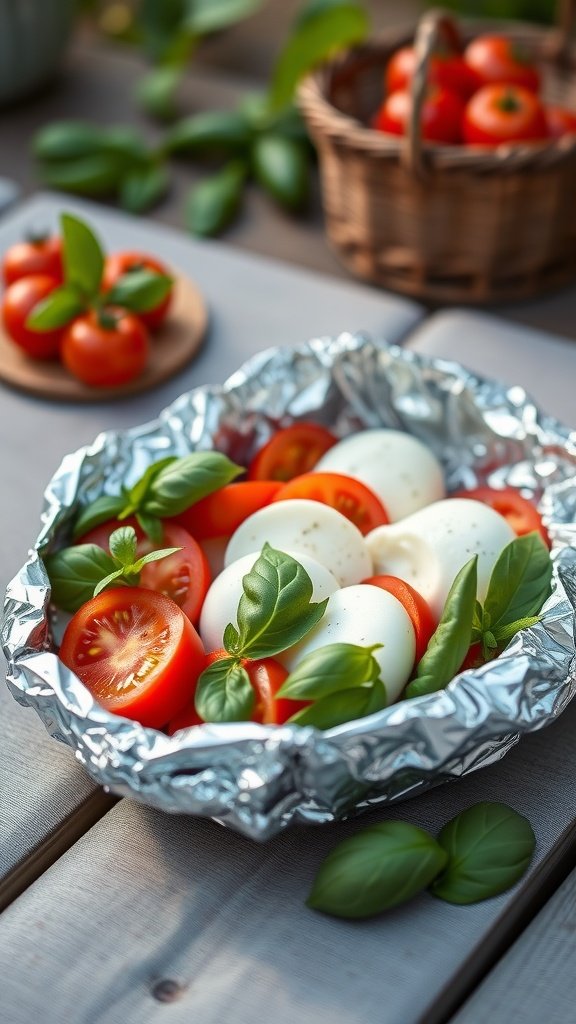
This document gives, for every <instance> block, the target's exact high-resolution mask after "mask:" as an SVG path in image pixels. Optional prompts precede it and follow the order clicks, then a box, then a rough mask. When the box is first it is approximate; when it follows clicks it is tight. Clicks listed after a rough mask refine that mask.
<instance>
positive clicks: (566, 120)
mask: <svg viewBox="0 0 576 1024" xmlns="http://www.w3.org/2000/svg"><path fill="white" fill-rule="evenodd" d="M544 117H545V118H546V127H547V128H548V135H549V137H550V138H551V139H560V138H562V136H563V135H568V134H571V135H575V134H576V112H574V111H572V110H566V108H565V107H554V106H547V107H544Z"/></svg>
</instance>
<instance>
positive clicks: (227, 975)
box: [0, 706, 576, 1024]
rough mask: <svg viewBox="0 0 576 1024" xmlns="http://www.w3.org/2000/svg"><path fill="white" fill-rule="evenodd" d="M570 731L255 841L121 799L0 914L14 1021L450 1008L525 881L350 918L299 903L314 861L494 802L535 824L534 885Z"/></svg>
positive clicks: (573, 742)
mask: <svg viewBox="0 0 576 1024" xmlns="http://www.w3.org/2000/svg"><path fill="white" fill-rule="evenodd" d="M575 727H576V707H574V706H573V707H571V708H569V709H568V710H567V711H566V713H565V714H564V715H563V716H562V717H561V719H559V720H558V721H557V722H556V723H555V724H554V725H552V726H550V727H549V728H548V729H544V730H542V731H541V732H539V733H536V734H534V735H532V736H529V737H526V738H525V739H524V740H523V741H522V742H521V744H520V745H519V746H518V747H516V748H515V749H514V750H513V751H512V752H511V753H510V754H509V755H508V756H507V757H506V758H504V760H503V761H502V762H501V763H500V764H499V765H494V766H492V767H490V768H488V769H485V770H483V771H480V772H477V773H475V774H473V775H471V776H469V777H467V778H465V779H463V780H461V781H459V782H456V783H453V784H451V785H447V786H444V787H440V788H438V789H437V790H434V791H432V792H430V793H428V794H427V795H424V796H422V797H419V798H418V799H415V800H412V801H410V802H408V803H405V804H403V805H399V806H395V807H393V808H390V809H388V810H380V811H379V812H378V813H375V812H373V813H371V814H370V815H368V816H366V817H364V818H363V819H360V820H359V821H356V822H349V823H345V824H340V825H335V826H330V827H325V828H321V829H320V828H318V829H314V828H309V829H304V828H295V829H292V830H290V831H288V832H286V833H284V834H283V835H281V836H279V837H276V838H275V839H273V840H271V841H270V842H268V843H267V844H266V845H264V846H258V845H255V844H253V843H252V842H250V841H249V840H247V839H246V838H244V837H240V836H237V835H235V834H234V833H232V832H228V831H225V830H223V829H222V828H221V827H220V826H218V825H217V824H215V823H211V822H208V821H200V820H197V819H193V818H186V817H170V816H167V815H163V814H161V813H160V812H157V811H153V810H151V809H147V808H144V807H141V806H139V805H137V804H135V803H133V802H131V801H127V800H124V801H122V802H121V803H119V804H118V805H117V806H116V807H114V808H113V810H112V811H111V812H110V813H109V814H107V815H106V816H105V817H104V818H103V819H101V821H99V822H98V823H97V824H96V825H95V826H94V828H93V829H92V830H91V831H90V832H89V833H87V834H86V835H85V836H83V837H82V838H81V839H80V840H79V842H78V843H77V844H76V845H75V846H74V847H73V848H72V849H71V850H69V851H68V852H67V853H66V854H65V855H64V856H63V857H62V858H61V859H60V860H59V861H58V862H57V863H56V864H54V865H53V867H51V868H50V869H49V870H48V871H47V872H46V873H45V874H44V875H43V876H42V877H41V878H40V879H39V880H38V881H37V882H36V883H35V884H34V885H33V886H32V887H30V888H29V889H28V890H27V891H26V892H25V893H24V894H23V895H22V896H21V897H20V898H19V899H18V900H16V902H15V903H13V904H12V905H11V907H9V908H8V909H7V910H6V911H5V912H4V914H3V915H2V916H1V917H0V971H1V972H2V977H3V985H2V1010H3V1012H4V1014H5V1015H6V1019H7V1020H10V1022H11V1024H28V1022H29V1021H31V1020H34V1019H36V1018H40V1019H41V1020H42V1021H43V1024H57V1022H59V1021H61V1020H65V1019H69V1018H68V1017H67V1013H69V1012H70V1007H74V1015H75V1016H74V1019H75V1020H77V1021H78V1022H82V1024H92V1022H98V1024H148V1022H149V1024H157V1022H158V1021H160V1020H161V1019H163V1017H161V1015H162V1014H164V1015H165V1014H166V1013H167V1008H166V1007H165V1006H163V1005H160V1003H159V1001H158V1000H159V998H160V997H162V995H165V996H166V998H169V997H170V993H171V992H172V996H173V997H174V1001H173V1003H172V1005H171V1007H170V1011H169V1012H170V1019H171V1020H173V1021H174V1022H176V1024H179V1022H182V1024H184V1022H186V1024H187V1022H188V1021H190V1020H195V1019H196V1020H201V1021H202V1024H222V1022H226V1024H227V1022H234V1024H264V1022H265V1021H268V1020H270V1019H273V1020H274V1021H275V1022H276V1024H293V1022H294V1020H298V1021H299V1022H301V1024H333V1022H334V1021H335V1020H338V1021H339V1022H342V1024H373V1022H374V1021H380V1020H382V1021H383V1022H385V1024H416V1022H417V1021H422V1022H423V1021H425V1022H426V1024H435V1022H437V1021H439V1020H442V1019H444V1018H445V1013H446V1009H447V1007H449V1006H450V1005H451V1004H450V1001H448V1002H447V1000H446V994H445V993H446V992H448V993H449V997H450V1000H452V1001H453V1000H457V999H458V998H459V997H460V999H461V998H462V991H461V990H460V987H459V986H460V982H459V972H460V968H461V965H462V963H463V962H464V961H465V960H466V959H467V958H471V960H472V962H473V963H474V964H475V965H476V967H477V969H478V971H482V969H483V963H484V958H485V957H486V954H487V951H489V948H490V944H491V941H492V936H493V935H494V934H496V935H498V936H501V935H502V934H503V932H505V930H506V928H507V927H508V922H509V918H510V915H511V914H512V912H513V907H514V904H515V902H516V901H517V900H518V898H519V894H521V893H522V891H523V890H524V889H525V888H526V885H527V884H529V880H530V878H528V880H527V881H525V882H523V883H521V884H520V885H519V886H517V887H516V890H514V891H512V892H510V893H507V894H503V895H502V896H500V897H497V898H495V899H492V900H487V901H485V902H483V903H480V904H476V905H474V906H469V907H457V906H453V905H450V904H447V903H443V902H441V901H439V900H435V899H434V898H433V897H432V896H430V895H428V894H423V895H422V896H420V897H418V898H417V899H416V900H414V901H413V902H411V903H410V904H406V905H405V906H402V907H399V908H396V909H395V910H394V911H391V912H389V913H388V914H387V915H384V916H382V917H380V918H378V919H374V920H371V921H367V922H362V923H353V922H345V921H337V920H333V919H331V918H328V917H325V916H323V915H319V914H316V913H313V912H312V911H309V910H307V909H306V908H305V906H304V903H303V901H304V898H305V896H306V894H307V892H308V889H309V886H310V883H311V880H312V878H313V875H314V873H315V870H316V868H317V866H318V864H319V863H320V861H321V859H322V858H323V856H324V855H325V854H326V853H327V851H328V850H329V849H330V848H331V847H332V846H333V845H334V844H335V843H336V841H338V840H339V839H341V838H343V837H344V836H346V835H349V834H351V833H352V832H353V831H355V830H356V829H358V828H359V827H361V826H362V824H368V823H369V822H370V821H375V820H381V819H384V818H386V817H395V818H402V819H404V820H409V821H412V822H414V823H416V824H418V825H421V826H423V827H425V828H429V829H431V830H432V831H433V832H436V831H437V830H439V828H440V827H441V826H442V825H443V824H444V823H445V822H446V821H447V820H448V819H449V818H450V817H451V816H452V815H453V814H455V813H457V812H458V811H459V810H461V809H463V808H464V807H466V806H469V805H470V804H472V803H474V802H475V801H477V800H483V799H484V800H486V799H489V800H503V801H505V802H507V803H509V804H511V805H512V806H514V807H515V808H516V809H518V810H519V811H520V812H522V813H524V814H526V815H527V817H528V818H529V819H530V820H531V821H532V823H533V824H534V826H535V830H536V834H537V840H538V843H537V855H536V860H535V862H534V865H533V867H532V869H531V876H530V877H532V878H534V877H535V875H536V874H537V873H538V871H539V869H540V870H541V868H542V864H543V861H544V860H545V858H547V857H550V855H551V851H553V849H554V847H555V844H557V843H558V841H559V839H560V837H561V835H562V833H563V830H564V829H565V828H566V827H567V826H569V824H570V823H571V821H572V820H573V817H574V813H575V811H576V791H575V790H574V786H573V776H574V770H575V768H576V728H575ZM539 866H540V868H539ZM63 964H65V965H66V969H65V970H62V965H63ZM168 982H170V983H172V987H171V986H170V985H169V984H168ZM526 984H527V985H528V987H529V989H530V987H531V986H532V987H534V986H537V985H539V979H538V977H537V976H533V977H532V979H526ZM47 991H49V992H50V1000H49V1002H48V1003H47V1001H46V992H47ZM527 998H528V997H527ZM475 1019H476V1020H481V1019H482V1020H484V1019H487V1018H486V1017H480V1018H479V1017H476V1018H475Z"/></svg>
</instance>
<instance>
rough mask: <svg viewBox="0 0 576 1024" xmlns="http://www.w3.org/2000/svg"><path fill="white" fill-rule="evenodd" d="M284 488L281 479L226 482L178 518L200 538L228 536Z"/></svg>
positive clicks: (179, 521)
mask: <svg viewBox="0 0 576 1024" xmlns="http://www.w3.org/2000/svg"><path fill="white" fill-rule="evenodd" d="M281 488H282V484H281V483H280V481H277V480H244V481H241V482H240V483H236V484H226V485H225V486H224V487H221V488H220V489H219V490H218V491H214V493H213V494H208V495H207V497H206V498H201V500H200V501H197V502H196V504H195V505H191V506H190V508H187V509H186V510H185V511H184V512H181V513H180V515H178V516H174V522H175V523H180V525H181V526H183V527H184V529H185V530H188V532H189V533H191V534H192V536H193V537H195V538H196V540H209V539H211V538H212V537H228V536H230V534H232V533H234V530H236V529H237V528H238V527H239V526H240V523H243V522H244V520H245V519H247V518H248V516H251V515H252V513H253V512H257V511H258V509H259V508H263V507H264V505H269V504H270V502H271V501H272V499H273V497H274V495H275V494H276V493H277V492H278V491H279V490H280V489H281Z"/></svg>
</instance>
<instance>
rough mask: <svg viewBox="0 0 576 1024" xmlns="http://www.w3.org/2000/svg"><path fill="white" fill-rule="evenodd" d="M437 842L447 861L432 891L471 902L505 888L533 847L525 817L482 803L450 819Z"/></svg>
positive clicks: (519, 873)
mask: <svg viewBox="0 0 576 1024" xmlns="http://www.w3.org/2000/svg"><path fill="white" fill-rule="evenodd" d="M438 842H439V843H440V846H442V848H443V849H444V850H445V851H446V853H447V856H448V863H447V865H446V868H445V870H444V872H443V873H442V874H441V875H440V876H439V878H437V880H436V881H435V882H434V883H433V885H432V886H431V891H432V892H433V893H434V895H435V896H438V897H440V899H443V900H447V901H448V903H476V902H477V901H478V900H485V899H488V898H489V897H490V896H497V895H498V894H499V893H501V892H505V891H506V889H509V888H510V887H511V886H512V885H514V884H515V883H516V882H517V881H518V879H520V878H521V877H522V875H523V874H524V872H525V871H526V869H527V868H528V865H529V864H530V861H531V860H532V856H533V853H534V847H535V845H536V840H535V837H534V832H533V831H532V827H531V825H530V823H529V822H528V821H527V820H526V818H524V817H522V815H521V814H518V813H517V812H516V811H513V810H512V808H511V807H507V806H506V804H501V803H491V802H487V801H483V802H482V803H478V804H475V805H474V806H473V807H469V808H468V810H466V811H463V812H462V813H461V814H457V815H456V817H455V818H452V820H451V821H449V822H448V824H447V825H445V826H444V828H443V829H442V831H441V832H440V835H439V836H438Z"/></svg>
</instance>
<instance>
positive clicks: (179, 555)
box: [76, 519, 211, 622]
mask: <svg viewBox="0 0 576 1024" xmlns="http://www.w3.org/2000/svg"><path fill="white" fill-rule="evenodd" d="M119 526H133V527H134V529H135V530H136V536H137V538H138V543H137V545H136V554H137V556H138V558H141V557H142V555H147V554H148V553H149V552H150V551H155V550H156V549H157V548H180V551H176V552H175V553H174V554H173V555H169V556H168V557H167V558H161V559H159V561H157V562H149V563H148V565H145V566H144V568H143V569H142V572H141V573H140V586H141V587H144V588H145V589H146V590H155V591H157V592H158V593H159V594H164V595H165V596H166V597H170V598H172V600H173V601H174V602H175V603H176V604H177V605H178V607H179V608H181V609H182V611H183V612H184V614H185V615H187V616H188V618H189V619H190V621H191V622H196V621H197V619H198V618H199V616H200V611H201V609H202V605H203V603H204V598H205V597H206V594H207V592H208V587H209V586H210V581H211V578H210V577H211V574H210V568H209V565H208V561H207V559H206V555H205V554H204V552H203V551H202V548H201V547H200V545H199V544H197V543H196V541H195V540H194V538H193V537H191V536H190V534H189V533H188V531H187V530H185V529H183V528H182V527H181V526H178V524H177V523H173V522H166V521H165V520H164V521H163V524H162V526H163V531H162V532H163V536H162V540H161V542H160V543H159V544H155V543H154V542H153V541H151V540H150V538H149V537H147V536H146V534H145V533H144V532H143V531H142V530H141V529H140V527H139V526H138V523H137V522H136V520H135V519H124V520H123V521H122V522H120V521H119V520H117V519H114V520H108V522H106V523H101V525H100V526H96V527H95V528H94V529H93V530H90V531H89V532H88V533H85V534H84V536H83V537H80V538H79V539H78V540H77V541H76V543H77V544H98V546H99V547H101V548H104V550H105V551H107V550H108V548H109V543H110V534H111V533H113V532H114V530H117V529H118V527H119Z"/></svg>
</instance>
